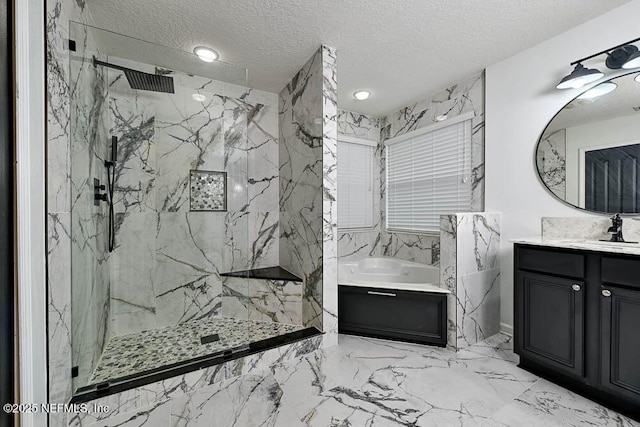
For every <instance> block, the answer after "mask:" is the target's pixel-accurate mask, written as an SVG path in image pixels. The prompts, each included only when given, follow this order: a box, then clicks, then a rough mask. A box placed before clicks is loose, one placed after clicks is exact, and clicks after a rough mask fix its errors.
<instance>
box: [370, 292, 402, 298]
mask: <svg viewBox="0 0 640 427" xmlns="http://www.w3.org/2000/svg"><path fill="white" fill-rule="evenodd" d="M367 293H368V294H369V295H380V296H383V297H395V296H396V294H394V293H391V292H376V291H367Z"/></svg>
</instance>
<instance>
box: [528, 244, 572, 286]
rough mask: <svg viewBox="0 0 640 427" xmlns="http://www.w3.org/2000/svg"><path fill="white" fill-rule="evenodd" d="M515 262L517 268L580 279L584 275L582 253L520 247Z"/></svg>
mask: <svg viewBox="0 0 640 427" xmlns="http://www.w3.org/2000/svg"><path fill="white" fill-rule="evenodd" d="M516 262H517V268H519V269H521V270H529V271H539V272H541V273H546V274H557V275H558V276H567V277H576V278H580V279H581V278H583V277H584V255H582V254H575V253H568V252H556V251H552V250H548V249H534V248H530V247H526V248H525V247H520V248H519V250H518V255H517V260H516Z"/></svg>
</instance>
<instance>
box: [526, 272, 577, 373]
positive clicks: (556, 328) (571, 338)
mask: <svg viewBox="0 0 640 427" xmlns="http://www.w3.org/2000/svg"><path fill="white" fill-rule="evenodd" d="M518 283H520V284H521V292H522V294H521V296H520V298H519V303H520V307H519V310H518V312H519V313H520V314H521V316H522V319H521V321H520V322H519V324H520V325H521V326H522V329H521V331H520V334H519V335H520V337H521V346H520V351H521V354H525V355H526V356H527V357H529V358H531V359H532V360H535V361H537V362H538V363H540V364H543V365H545V366H548V367H549V368H550V369H554V370H557V371H559V372H563V373H565V374H567V375H572V376H576V377H582V376H583V361H584V352H583V348H584V345H583V342H584V334H583V327H584V292H582V288H583V286H584V283H583V282H582V281H580V280H574V279H565V278H561V277H555V276H550V275H545V274H537V273H528V272H521V273H519V275H518Z"/></svg>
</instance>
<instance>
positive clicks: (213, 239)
mask: <svg viewBox="0 0 640 427" xmlns="http://www.w3.org/2000/svg"><path fill="white" fill-rule="evenodd" d="M212 215H215V218H213V217H212ZM227 216H228V215H227V214H225V213H218V212H216V213H212V212H189V213H187V212H185V213H163V214H159V220H158V223H157V224H156V227H157V231H156V233H157V234H156V262H155V265H154V266H153V272H152V274H153V286H154V290H155V296H156V301H155V304H156V327H162V326H168V325H172V324H176V323H181V322H186V321H189V320H194V319H199V318H203V317H207V316H212V315H215V314H217V313H218V312H219V310H220V304H221V293H222V281H221V280H220V277H219V273H220V272H222V271H220V269H221V268H224V266H225V265H229V264H230V259H229V257H231V256H233V252H231V253H228V251H230V248H229V247H228V246H226V244H221V243H222V242H225V239H226V237H225V227H224V221H225V217H227ZM245 224H246V222H245ZM225 243H226V242H225Z"/></svg>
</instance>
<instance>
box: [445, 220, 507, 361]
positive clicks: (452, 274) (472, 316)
mask: <svg viewBox="0 0 640 427" xmlns="http://www.w3.org/2000/svg"><path fill="white" fill-rule="evenodd" d="M499 245H500V214H498V213H492V212H482V213H459V214H453V215H442V216H441V217H440V256H441V259H440V283H441V285H440V286H442V287H446V288H447V289H449V290H450V291H451V294H450V295H449V297H448V301H447V312H448V313H447V341H448V342H447V345H448V346H449V347H450V348H452V349H454V350H460V349H463V348H466V347H469V346H470V345H473V344H475V343H476V342H479V341H482V340H484V339H486V338H488V337H490V336H492V335H494V334H496V333H497V332H498V331H499V329H500V285H499V277H500V263H499Z"/></svg>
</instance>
